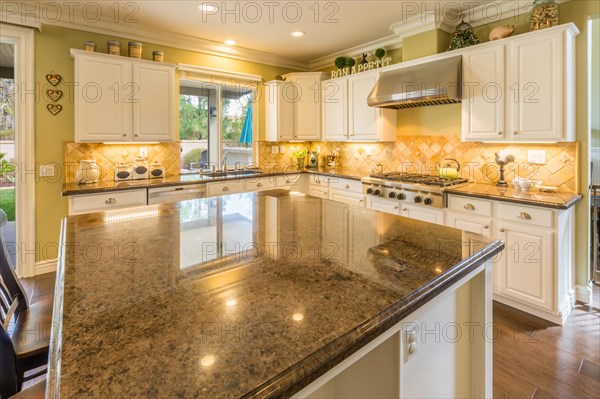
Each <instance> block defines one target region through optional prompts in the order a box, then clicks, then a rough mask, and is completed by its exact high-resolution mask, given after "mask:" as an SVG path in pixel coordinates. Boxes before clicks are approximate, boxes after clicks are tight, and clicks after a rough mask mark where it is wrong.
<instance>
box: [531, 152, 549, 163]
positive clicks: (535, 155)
mask: <svg viewBox="0 0 600 399" xmlns="http://www.w3.org/2000/svg"><path fill="white" fill-rule="evenodd" d="M527 161H528V162H529V163H532V164H536V165H545V164H546V150H528V151H527Z"/></svg>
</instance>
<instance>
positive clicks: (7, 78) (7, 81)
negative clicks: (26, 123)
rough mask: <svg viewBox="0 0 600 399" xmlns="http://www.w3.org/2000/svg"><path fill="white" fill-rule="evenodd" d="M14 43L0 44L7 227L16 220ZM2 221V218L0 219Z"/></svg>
mask: <svg viewBox="0 0 600 399" xmlns="http://www.w3.org/2000/svg"><path fill="white" fill-rule="evenodd" d="M13 53H14V49H13V45H12V44H9V43H0V209H2V210H3V211H4V212H5V213H6V216H7V221H8V222H11V223H9V225H8V227H7V228H8V229H9V230H14V227H12V224H13V223H12V222H14V220H15V176H14V172H15V167H14V164H13V163H12V162H14V160H15V81H14V80H13V74H14V71H13ZM0 222H2V221H0Z"/></svg>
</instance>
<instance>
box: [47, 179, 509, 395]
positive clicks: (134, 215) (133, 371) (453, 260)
mask: <svg viewBox="0 0 600 399" xmlns="http://www.w3.org/2000/svg"><path fill="white" fill-rule="evenodd" d="M348 218H350V219H351V220H352V223H348ZM352 226H356V228H359V229H360V232H359V233H356V232H353V231H352V230H351V229H352V228H354V227H352ZM322 237H327V238H322ZM472 239H475V240H476V241H471V240H472ZM61 241H62V245H61V254H60V257H59V268H58V273H57V292H56V294H55V296H56V298H57V299H56V301H57V305H56V309H55V312H54V320H53V323H54V325H55V326H57V329H55V330H54V331H53V339H52V344H51V348H50V349H51V355H50V362H49V374H48V387H47V392H48V393H47V395H48V397H60V398H61V399H70V398H77V399H81V398H96V397H97V398H117V397H127V398H149V397H153V398H174V397H202V398H258V397H260V398H275V397H277V398H279V397H289V396H291V395H292V394H293V393H295V392H297V391H299V390H300V389H302V388H303V387H304V386H306V385H308V384H310V383H311V382H312V381H314V380H315V379H316V378H318V377H319V376H320V375H322V374H324V373H325V372H326V371H328V370H330V369H331V368H332V367H334V366H335V365H337V364H339V363H340V362H341V361H342V360H344V359H345V358H347V357H348V356H350V355H351V354H352V353H354V352H355V351H357V350H358V349H360V348H361V347H363V346H364V345H365V344H366V343H368V342H370V341H372V340H373V339H374V338H376V337H377V336H379V335H380V334H381V333H383V332H385V331H386V330H388V329H389V328H391V327H392V326H394V325H395V324H396V323H398V322H399V321H401V320H402V319H404V318H405V317H406V316H407V315H409V314H411V313H412V312H414V311H415V310H416V309H418V308H419V307H421V306H422V305H423V304H425V303H426V302H428V301H429V300H430V299H432V298H433V297H435V296H436V295H438V294H439V293H441V292H443V291H444V290H445V289H446V288H448V287H450V286H452V285H453V284H455V283H456V282H457V281H459V280H460V279H461V278H462V277H464V276H466V275H467V274H468V273H470V272H471V271H473V270H475V269H476V268H477V267H479V266H480V265H481V264H482V263H483V262H485V261H486V260H487V259H489V258H491V257H492V256H494V255H495V254H497V253H498V252H500V251H501V250H502V249H503V248H504V244H503V243H502V242H500V241H490V239H489V238H487V237H484V236H477V235H473V234H470V233H464V232H462V231H460V230H456V229H452V228H449V227H444V226H438V225H434V224H429V223H424V222H420V221H416V220H412V219H407V218H403V217H400V216H394V215H390V214H385V213H380V212H377V211H372V210H368V209H364V208H359V207H353V206H349V205H345V204H340V203H337V202H334V201H328V200H324V199H319V198H315V197H311V196H306V195H302V194H294V193H289V192H287V191H283V190H273V191H267V192H262V193H243V194H236V195H230V196H224V197H216V198H208V199H207V198H203V199H195V200H191V201H184V202H179V203H173V204H164V205H156V206H146V207H139V208H133V209H127V210H114V211H109V212H98V213H92V214H85V215H78V216H70V217H68V218H66V219H64V221H63V232H62V239H61ZM466 241H469V243H470V244H471V245H463V244H464V243H465V242H466ZM474 242H478V243H480V244H478V245H472V244H473V243H474ZM475 247H476V248H475ZM473 248H475V249H473ZM470 250H473V253H469V251H470Z"/></svg>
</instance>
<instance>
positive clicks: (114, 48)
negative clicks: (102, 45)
mask: <svg viewBox="0 0 600 399" xmlns="http://www.w3.org/2000/svg"><path fill="white" fill-rule="evenodd" d="M106 47H107V48H108V54H110V55H121V42H119V41H117V40H109V41H107V42H106Z"/></svg>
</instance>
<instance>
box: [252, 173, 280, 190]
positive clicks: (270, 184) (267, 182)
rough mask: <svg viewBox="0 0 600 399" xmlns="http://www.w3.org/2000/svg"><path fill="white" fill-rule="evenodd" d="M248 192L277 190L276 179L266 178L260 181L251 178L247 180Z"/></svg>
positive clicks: (272, 177)
mask: <svg viewBox="0 0 600 399" xmlns="http://www.w3.org/2000/svg"><path fill="white" fill-rule="evenodd" d="M245 183H246V191H262V190H271V189H273V188H275V177H274V176H265V177H261V178H260V179H256V178H250V179H246V181H245Z"/></svg>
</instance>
